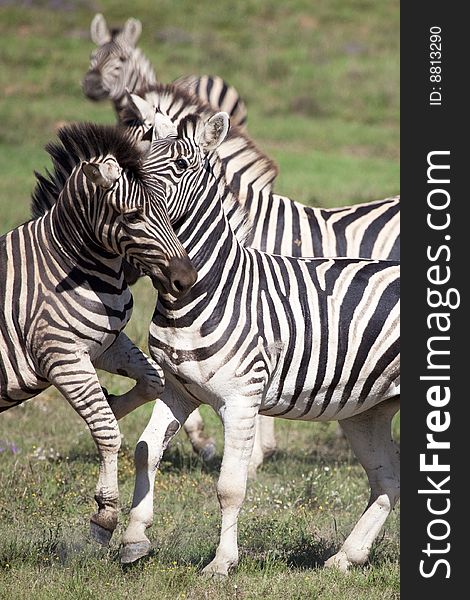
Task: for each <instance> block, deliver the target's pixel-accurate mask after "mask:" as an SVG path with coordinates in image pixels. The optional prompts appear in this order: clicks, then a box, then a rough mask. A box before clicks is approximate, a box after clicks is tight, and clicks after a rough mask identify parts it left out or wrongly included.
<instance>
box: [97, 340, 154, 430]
mask: <svg viewBox="0 0 470 600" xmlns="http://www.w3.org/2000/svg"><path fill="white" fill-rule="evenodd" d="M94 365H95V367H97V368H98V369H103V370H104V371H108V373H114V374H116V375H122V376H124V377H130V378H131V379H134V380H135V381H136V384H135V386H134V387H133V388H132V389H131V390H129V391H128V392H126V393H125V394H121V395H120V396H115V395H112V394H110V395H108V403H109V405H110V407H111V410H112V411H113V413H114V415H115V416H116V419H117V420H119V419H122V418H123V417H125V416H126V415H127V414H129V413H130V412H132V411H133V410H135V409H136V408H138V407H139V406H142V404H145V403H147V402H150V401H152V400H156V399H157V398H158V397H159V396H160V395H161V394H162V392H163V388H164V382H165V377H164V374H163V370H162V369H161V368H160V367H159V366H158V365H157V363H156V362H155V361H154V360H153V359H152V358H150V357H149V356H147V355H146V354H145V353H144V352H142V350H141V349H140V348H138V347H137V346H136V345H135V344H134V342H132V341H131V340H130V339H129V338H128V337H127V335H126V334H125V333H122V332H121V333H120V334H119V336H118V337H117V338H116V341H115V342H114V343H113V344H112V346H110V347H109V348H108V349H107V350H106V351H105V352H103V354H102V355H101V356H100V357H99V358H98V359H96V360H95V361H94Z"/></svg>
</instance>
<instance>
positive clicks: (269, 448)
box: [248, 415, 277, 479]
mask: <svg viewBox="0 0 470 600" xmlns="http://www.w3.org/2000/svg"><path fill="white" fill-rule="evenodd" d="M276 448H277V441H276V434H275V432H274V418H273V417H264V416H263V415H257V417H256V435H255V442H254V445H253V452H252V454H251V460H250V466H249V467H248V477H249V478H250V479H255V477H256V472H257V470H258V467H260V466H261V465H262V464H263V462H264V459H265V458H269V457H270V456H272V455H273V454H274V452H276Z"/></svg>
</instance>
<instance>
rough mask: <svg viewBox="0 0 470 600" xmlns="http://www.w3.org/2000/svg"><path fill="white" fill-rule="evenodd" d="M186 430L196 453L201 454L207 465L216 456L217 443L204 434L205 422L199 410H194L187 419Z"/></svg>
mask: <svg viewBox="0 0 470 600" xmlns="http://www.w3.org/2000/svg"><path fill="white" fill-rule="evenodd" d="M184 430H185V432H186V435H187V436H188V438H189V441H190V442H191V445H192V447H193V450H194V452H196V454H199V456H200V457H201V458H202V460H203V461H204V462H205V463H208V462H210V461H211V460H212V459H213V458H214V455H215V441H214V439H213V438H211V437H207V436H206V434H205V433H204V421H203V419H202V417H201V413H200V412H199V409H196V410H193V412H192V413H191V414H190V415H189V417H188V418H187V419H186V423H185V424H184Z"/></svg>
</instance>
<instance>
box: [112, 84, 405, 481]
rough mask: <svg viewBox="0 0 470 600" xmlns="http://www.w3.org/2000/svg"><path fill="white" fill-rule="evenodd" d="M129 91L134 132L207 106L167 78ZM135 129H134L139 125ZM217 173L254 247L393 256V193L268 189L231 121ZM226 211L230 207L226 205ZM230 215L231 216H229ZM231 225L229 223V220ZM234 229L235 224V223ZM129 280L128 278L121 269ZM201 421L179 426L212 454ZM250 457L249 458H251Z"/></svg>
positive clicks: (268, 165)
mask: <svg viewBox="0 0 470 600" xmlns="http://www.w3.org/2000/svg"><path fill="white" fill-rule="evenodd" d="M139 96H142V100H145V102H139V97H136V96H135V95H133V98H134V100H135V103H134V102H133V101H132V99H131V102H130V104H129V106H128V110H127V111H126V112H124V113H123V116H122V124H123V125H124V126H125V127H126V128H128V129H129V130H130V131H135V133H134V135H135V136H136V137H138V136H139V135H140V131H141V130H142V127H144V128H146V127H147V128H150V127H151V126H152V123H153V120H154V118H155V111H156V112H157V114H159V113H162V114H164V115H166V116H168V117H169V118H170V119H171V120H172V121H173V123H174V124H175V127H176V125H177V124H178V123H179V122H180V121H181V120H182V119H184V118H185V117H186V116H188V115H191V114H197V115H199V116H200V117H201V118H203V119H208V118H209V117H210V116H211V115H213V110H212V109H211V107H209V106H208V105H207V104H206V103H204V102H201V101H200V100H199V99H198V98H195V97H194V96H191V95H189V94H185V93H184V92H182V91H181V90H179V89H178V88H175V87H174V86H172V85H162V84H156V85H154V86H151V87H149V88H148V89H147V90H143V91H142V92H140V93H139ZM138 128H140V130H138ZM215 152H216V153H217V154H218V156H219V158H220V160H221V166H222V171H223V175H224V178H225V181H226V183H227V185H228V186H229V188H230V190H231V192H232V193H233V194H234V196H235V198H236V200H237V201H238V203H239V204H240V206H242V207H243V208H244V210H245V211H246V213H247V219H248V222H249V224H250V226H251V233H250V235H249V236H248V239H247V241H246V243H247V244H248V245H249V246H250V247H252V248H256V249H258V250H262V251H264V252H268V253H271V254H281V255H284V256H308V257H325V256H326V257H330V256H333V257H360V258H373V259H380V260H382V259H390V260H399V258H400V199H399V197H398V196H395V197H392V198H386V199H384V200H378V201H375V202H367V203H362V204H355V205H352V206H346V207H341V208H317V207H309V206H305V205H303V204H300V203H299V202H295V201H293V200H291V199H290V198H288V197H285V196H280V195H278V194H275V193H273V189H272V188H273V184H274V181H275V179H276V177H277V174H278V169H277V166H276V165H275V163H274V162H273V161H272V160H270V159H269V158H268V157H267V156H266V155H264V154H263V153H262V152H261V151H260V150H259V148H257V146H256V145H255V144H254V143H253V141H252V140H251V139H250V138H249V137H248V136H247V135H246V133H245V132H243V131H241V130H240V129H239V128H238V127H231V128H230V131H229V133H228V135H227V137H226V139H225V140H224V141H223V142H222V143H221V144H220V146H219V147H218V148H217V149H216V150H215ZM227 213H228V214H229V215H230V214H234V213H233V211H231V206H228V207H227ZM229 219H230V216H229ZM232 225H234V224H233V223H232ZM235 228H236V227H235ZM127 273H128V276H129V281H130V282H131V283H132V282H133V281H135V278H133V277H132V273H131V272H130V271H127ZM260 422H261V423H262V426H263V432H264V437H265V438H266V439H264V440H261V442H262V443H263V445H265V446H267V447H269V450H268V452H267V454H268V453H272V451H273V450H274V449H275V445H276V442H275V438H274V431H273V427H274V423H273V422H272V421H271V420H270V419H263V418H262V417H260ZM203 427H204V424H203V421H202V419H201V417H200V415H199V414H198V413H197V412H195V413H194V414H193V415H192V416H191V418H190V422H188V424H187V425H186V426H185V430H186V431H187V433H188V435H189V437H190V440H191V442H192V444H193V448H195V449H196V450H197V451H198V452H202V453H204V455H209V456H210V455H211V453H213V443H212V440H211V439H208V438H207V437H206V436H205V435H204V434H203ZM262 460H263V452H261V451H260V450H259V448H258V451H257V452H255V453H254V458H253V465H252V471H253V472H254V471H255V470H256V466H257V465H259V464H261V462H262ZM255 462H256V465H255Z"/></svg>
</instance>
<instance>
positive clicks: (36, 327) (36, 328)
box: [0, 124, 196, 543]
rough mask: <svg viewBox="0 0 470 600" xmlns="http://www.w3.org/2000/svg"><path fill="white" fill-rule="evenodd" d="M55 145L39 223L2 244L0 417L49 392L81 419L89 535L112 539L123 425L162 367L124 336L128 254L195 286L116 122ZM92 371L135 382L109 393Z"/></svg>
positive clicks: (154, 273)
mask: <svg viewBox="0 0 470 600" xmlns="http://www.w3.org/2000/svg"><path fill="white" fill-rule="evenodd" d="M59 137H60V143H55V144H50V145H49V146H48V151H49V153H50V155H51V158H52V161H53V165H54V170H53V173H47V175H46V176H43V175H39V174H37V177H38V184H37V187H36V190H35V192H34V195H33V204H34V206H43V205H44V203H45V202H46V203H47V202H50V200H51V198H54V200H55V201H54V203H53V205H52V208H51V209H50V210H48V211H47V212H45V213H44V214H43V216H42V217H40V218H38V219H35V220H32V221H29V222H27V223H25V224H24V225H21V226H19V227H17V228H16V229H14V230H13V231H11V232H9V233H7V234H6V235H4V236H2V237H0V267H1V268H0V412H2V411H5V410H7V409H8V408H11V407H12V406H15V405H17V404H20V403H21V402H23V401H24V400H26V399H28V398H32V397H33V396H35V395H37V394H39V393H40V392H41V391H42V390H44V389H46V388H47V387H48V386H50V385H54V386H55V387H56V388H57V389H58V390H59V391H60V392H61V393H62V394H63V396H64V397H65V398H66V400H67V401H68V402H69V403H70V404H71V406H72V407H73V408H74V409H75V410H76V411H77V413H78V414H79V415H80V416H81V417H82V418H83V419H84V420H85V422H86V424H87V426H88V428H89V429H90V432H91V435H92V437H93V439H94V441H95V443H96V445H97V448H98V451H99V456H100V475H99V480H98V485H97V489H96V495H95V498H96V501H97V503H98V512H97V513H96V514H95V515H94V516H93V517H92V532H93V534H94V535H95V537H96V538H97V539H98V540H99V541H101V542H104V543H106V542H107V541H109V538H110V536H111V534H112V532H113V530H114V528H115V527H116V523H117V504H118V487H117V453H118V450H119V446H120V434H119V428H118V425H117V420H116V418H120V417H121V416H123V415H124V414H126V412H129V410H132V408H135V407H136V406H139V405H140V404H143V403H144V402H148V401H150V400H153V399H155V398H156V397H157V396H158V395H159V394H160V392H161V391H162V388H163V374H162V371H161V369H160V368H159V367H158V366H157V365H156V364H155V363H154V362H153V360H151V359H149V358H148V357H147V356H146V355H145V354H144V353H143V352H141V351H140V350H139V349H138V348H137V347H136V346H135V345H134V344H133V343H132V342H131V341H130V340H129V339H128V338H127V336H126V335H125V334H124V333H123V332H122V330H123V329H124V327H125V325H126V323H127V322H128V320H129V318H130V316H131V312H132V295H131V292H130V290H129V288H128V286H127V284H126V282H125V279H124V275H123V270H122V259H123V258H126V260H128V261H130V262H131V264H133V265H134V266H135V267H137V268H139V269H141V270H142V271H143V272H146V273H147V274H148V275H149V276H150V277H151V278H152V281H153V282H154V285H155V286H156V287H157V289H159V290H160V291H161V292H165V293H170V295H173V297H175V298H176V297H179V296H181V295H182V294H184V293H185V292H186V291H187V290H188V289H189V287H190V286H191V285H192V284H193V283H194V281H195V279H196V273H195V271H194V269H193V267H192V266H191V264H190V262H189V260H188V258H187V254H186V251H185V250H184V248H183V247H182V246H181V244H180V242H179V241H178V239H177V238H176V237H175V234H174V232H173V230H172V228H171V225H170V222H169V219H168V214H167V213H166V207H165V202H164V200H165V198H164V196H163V188H162V186H161V185H159V184H158V182H156V181H155V178H150V179H149V178H148V176H147V174H146V170H145V160H144V157H143V155H142V154H141V153H140V152H139V151H138V149H137V147H136V146H135V144H134V143H133V141H132V140H131V138H129V136H128V135H127V134H124V133H123V132H121V131H119V130H118V129H117V128H116V127H105V126H97V125H91V124H85V125H75V126H70V127H67V128H64V129H63V130H61V131H60V132H59ZM96 368H102V369H105V370H107V371H109V372H111V373H117V374H120V375H125V376H127V377H130V378H132V379H135V380H136V385H135V387H134V388H133V389H132V390H130V391H129V392H128V393H127V394H124V395H122V396H118V397H109V398H108V397H107V396H106V394H105V392H104V391H103V389H102V388H101V386H100V384H99V381H98V377H97V374H96Z"/></svg>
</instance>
